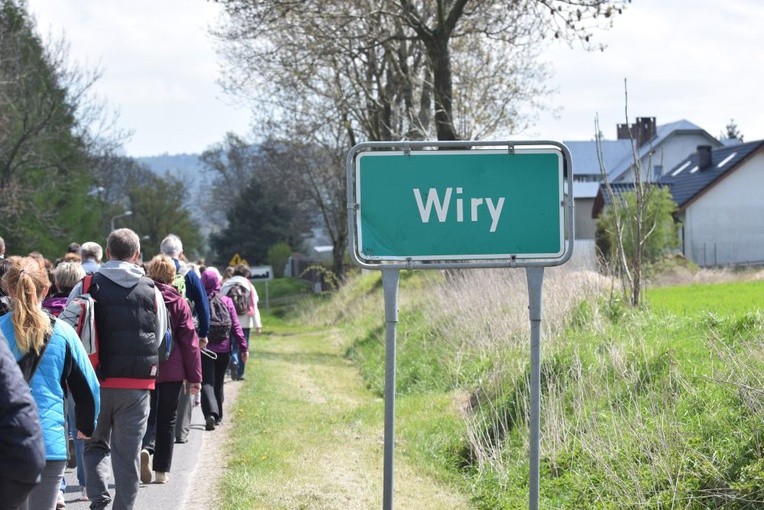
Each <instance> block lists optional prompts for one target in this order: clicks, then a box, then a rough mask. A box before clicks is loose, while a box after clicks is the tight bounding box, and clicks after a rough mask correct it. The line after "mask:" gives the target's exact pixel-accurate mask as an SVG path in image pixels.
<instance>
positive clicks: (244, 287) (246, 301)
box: [220, 264, 263, 381]
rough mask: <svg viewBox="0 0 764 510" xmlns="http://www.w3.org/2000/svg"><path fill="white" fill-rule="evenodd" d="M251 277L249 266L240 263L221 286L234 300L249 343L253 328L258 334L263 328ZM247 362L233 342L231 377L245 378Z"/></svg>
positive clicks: (236, 378)
mask: <svg viewBox="0 0 764 510" xmlns="http://www.w3.org/2000/svg"><path fill="white" fill-rule="evenodd" d="M249 277H250V270H249V268H248V267H247V266H245V265H244V264H239V265H237V266H236V267H234V268H233V271H232V272H231V277H230V278H227V279H225V280H224V281H223V284H222V286H221V288H220V292H221V293H222V294H225V295H226V296H228V297H230V298H231V299H232V300H233V302H234V306H235V308H236V315H237V317H238V319H239V323H240V324H241V329H242V331H243V332H244V338H245V339H246V340H247V344H249V339H250V336H249V335H250V332H251V331H252V329H254V330H255V334H256V335H259V334H260V333H261V332H262V329H263V324H262V321H261V320H260V309H259V308H258V306H257V305H258V301H259V298H258V296H257V291H256V290H255V286H254V285H252V282H250V281H249ZM246 364H247V363H246V361H245V360H243V359H242V357H241V354H240V352H239V346H238V344H237V343H236V342H233V345H232V346H231V379H233V380H234V381H242V380H244V369H245V368H246Z"/></svg>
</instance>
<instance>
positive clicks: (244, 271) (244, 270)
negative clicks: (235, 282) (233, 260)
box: [233, 264, 251, 278]
mask: <svg viewBox="0 0 764 510" xmlns="http://www.w3.org/2000/svg"><path fill="white" fill-rule="evenodd" d="M233 274H234V276H243V277H244V278H249V275H250V274H251V273H250V271H249V267H247V266H245V265H244V264H239V265H238V266H236V267H234V268H233Z"/></svg>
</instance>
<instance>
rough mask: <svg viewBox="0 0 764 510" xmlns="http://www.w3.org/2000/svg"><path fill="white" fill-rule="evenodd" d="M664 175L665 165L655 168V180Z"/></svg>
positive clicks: (655, 166)
mask: <svg viewBox="0 0 764 510" xmlns="http://www.w3.org/2000/svg"><path fill="white" fill-rule="evenodd" d="M662 174H663V165H654V166H653V179H657V178H658V177H660V176H661V175H662Z"/></svg>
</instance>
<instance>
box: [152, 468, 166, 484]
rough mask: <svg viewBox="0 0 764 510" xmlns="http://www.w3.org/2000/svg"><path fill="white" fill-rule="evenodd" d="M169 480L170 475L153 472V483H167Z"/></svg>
mask: <svg viewBox="0 0 764 510" xmlns="http://www.w3.org/2000/svg"><path fill="white" fill-rule="evenodd" d="M169 480H170V475H169V474H167V473H163V472H161V471H155V472H154V483H167V482H168V481H169Z"/></svg>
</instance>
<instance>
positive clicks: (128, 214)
mask: <svg viewBox="0 0 764 510" xmlns="http://www.w3.org/2000/svg"><path fill="white" fill-rule="evenodd" d="M132 215H133V211H125V212H123V213H122V214H118V215H116V216H114V217H113V218H112V219H111V232H114V220H116V219H117V218H122V217H124V216H132Z"/></svg>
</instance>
